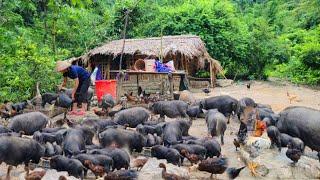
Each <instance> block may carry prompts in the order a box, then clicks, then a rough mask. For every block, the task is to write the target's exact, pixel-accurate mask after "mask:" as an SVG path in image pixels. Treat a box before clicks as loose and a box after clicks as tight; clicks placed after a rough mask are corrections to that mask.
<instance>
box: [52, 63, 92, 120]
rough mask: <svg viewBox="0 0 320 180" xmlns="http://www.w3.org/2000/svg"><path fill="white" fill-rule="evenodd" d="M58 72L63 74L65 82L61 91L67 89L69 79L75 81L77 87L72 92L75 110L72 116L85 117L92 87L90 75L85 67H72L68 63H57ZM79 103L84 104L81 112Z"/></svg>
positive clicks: (73, 109)
mask: <svg viewBox="0 0 320 180" xmlns="http://www.w3.org/2000/svg"><path fill="white" fill-rule="evenodd" d="M56 70H57V71H58V72H61V73H62V74H63V77H64V78H63V82H62V84H61V86H60V89H61V88H63V87H65V85H66V84H67V79H68V78H70V79H74V80H75V85H74V87H73V90H72V101H73V108H72V111H71V112H70V114H75V115H84V114H85V111H86V109H87V103H88V102H87V99H88V98H87V96H88V95H87V94H88V89H89V86H90V83H91V81H90V74H89V72H88V71H86V70H85V69H84V68H83V67H81V66H77V65H71V64H70V63H69V62H67V61H57V64H56ZM77 103H82V107H81V110H80V111H78V110H77Z"/></svg>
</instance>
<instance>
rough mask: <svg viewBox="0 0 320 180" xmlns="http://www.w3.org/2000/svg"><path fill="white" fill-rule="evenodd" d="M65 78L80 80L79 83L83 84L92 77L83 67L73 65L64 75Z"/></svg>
mask: <svg viewBox="0 0 320 180" xmlns="http://www.w3.org/2000/svg"><path fill="white" fill-rule="evenodd" d="M63 76H64V77H68V78H71V79H76V78H79V81H80V82H83V81H84V80H86V79H88V78H89V77H90V74H89V72H88V71H87V70H85V69H84V68H83V67H81V66H76V65H72V66H70V67H69V68H68V71H67V72H65V73H63Z"/></svg>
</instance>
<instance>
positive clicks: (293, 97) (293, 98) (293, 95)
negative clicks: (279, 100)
mask: <svg viewBox="0 0 320 180" xmlns="http://www.w3.org/2000/svg"><path fill="white" fill-rule="evenodd" d="M287 97H288V99H289V102H290V104H291V103H292V101H295V102H300V100H299V99H298V96H297V95H295V94H289V92H288V91H287Z"/></svg>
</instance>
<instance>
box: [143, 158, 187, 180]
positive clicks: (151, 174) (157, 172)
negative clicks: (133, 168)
mask: <svg viewBox="0 0 320 180" xmlns="http://www.w3.org/2000/svg"><path fill="white" fill-rule="evenodd" d="M160 163H164V164H165V165H166V167H167V172H168V173H173V174H176V175H178V176H181V177H184V178H187V179H189V178H190V175H189V172H188V170H187V169H186V168H185V167H178V166H175V165H173V164H168V163H167V160H165V159H156V158H149V160H148V161H147V163H146V164H145V165H144V166H143V168H142V169H141V171H140V173H139V177H138V179H139V180H140V179H141V180H144V179H150V180H151V179H162V168H159V164H160Z"/></svg>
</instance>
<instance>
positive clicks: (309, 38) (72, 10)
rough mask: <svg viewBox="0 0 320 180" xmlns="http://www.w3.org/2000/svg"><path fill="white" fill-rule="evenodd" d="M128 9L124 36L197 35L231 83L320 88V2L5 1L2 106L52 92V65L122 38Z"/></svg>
mask: <svg viewBox="0 0 320 180" xmlns="http://www.w3.org/2000/svg"><path fill="white" fill-rule="evenodd" d="M126 10H129V11H130V13H129V18H128V27H127V33H126V37H127V38H139V37H152V36H161V35H180V34H194V35H198V36H200V37H201V39H202V40H203V41H204V42H205V44H206V47H207V50H208V52H209V54H210V55H211V56H212V57H213V58H215V59H217V60H219V61H220V62H221V64H222V66H223V68H224V72H225V75H226V76H227V77H228V78H231V79H233V78H234V77H236V78H237V79H265V78H267V77H268V76H277V77H282V78H286V79H288V80H291V81H293V82H295V83H304V84H312V85H319V84H320V74H319V73H320V25H319V23H320V13H319V12H320V1H319V0H300V1H296V0H270V1H267V0H215V1H212V0H108V1H105V0H94V1H93V0H10V1H9V0H8V1H3V0H2V1H1V0H0V77H1V78H0V102H1V101H4V100H6V99H7V100H12V101H21V100H23V99H28V98H31V97H32V95H33V93H34V86H35V84H36V82H38V81H39V82H41V91H43V92H46V91H52V90H53V88H54V87H55V85H56V84H57V83H58V82H59V80H60V78H61V76H59V75H58V74H57V73H56V72H54V65H55V62H56V61H57V60H60V59H66V58H70V57H72V56H79V55H82V54H83V53H85V52H87V51H88V50H90V49H92V48H94V47H96V46H98V45H100V44H101V43H103V42H105V41H109V40H113V39H119V38H122V30H123V28H124V19H125V12H126ZM196 76H198V77H208V72H205V71H199V72H198V73H197V75H196Z"/></svg>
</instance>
